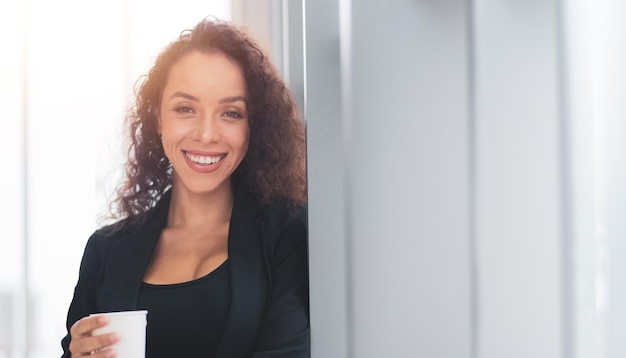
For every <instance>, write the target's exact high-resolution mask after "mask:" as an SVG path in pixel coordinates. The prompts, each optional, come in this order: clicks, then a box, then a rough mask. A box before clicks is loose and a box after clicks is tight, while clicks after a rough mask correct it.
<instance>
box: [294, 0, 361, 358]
mask: <svg viewBox="0 0 626 358" xmlns="http://www.w3.org/2000/svg"><path fill="white" fill-rule="evenodd" d="M305 24H306V26H305V36H306V42H305V46H306V68H305V71H306V84H305V86H306V87H305V93H306V113H305V117H306V120H307V165H308V196H309V257H310V261H309V272H310V287H311V290H310V297H311V340H312V347H311V353H312V356H313V357H319V358H322V357H324V358H347V357H353V356H354V355H353V353H352V352H351V348H350V346H349V334H350V331H351V329H352V328H351V327H350V322H349V320H348V310H349V307H350V306H352V305H353V302H350V301H349V300H348V295H349V290H350V285H349V278H348V275H349V270H350V268H349V267H348V262H347V256H346V255H347V250H346V245H347V237H346V234H345V232H346V222H345V220H346V215H345V201H344V195H345V193H344V181H343V173H344V165H345V164H346V163H345V162H344V160H343V159H344V158H343V142H342V140H343V137H342V126H343V123H342V121H343V119H342V111H343V108H342V95H341V80H340V76H341V70H340V47H339V45H340V43H339V42H340V31H339V2H338V1H337V0H315V1H307V2H306V3H305Z"/></svg>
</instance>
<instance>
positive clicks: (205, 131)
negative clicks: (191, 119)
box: [194, 115, 219, 143]
mask: <svg viewBox="0 0 626 358" xmlns="http://www.w3.org/2000/svg"><path fill="white" fill-rule="evenodd" d="M194 139H195V140H196V141H198V142H201V143H211V142H215V141H217V140H218V139H219V126H218V124H217V120H216V118H215V117H213V116H208V115H207V116H206V117H204V118H202V120H200V121H199V123H198V126H197V128H196V135H195V138H194Z"/></svg>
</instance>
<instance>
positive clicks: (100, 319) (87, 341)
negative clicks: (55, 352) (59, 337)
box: [69, 316, 119, 358]
mask: <svg viewBox="0 0 626 358" xmlns="http://www.w3.org/2000/svg"><path fill="white" fill-rule="evenodd" d="M107 323H108V319H107V317H105V316H93V317H85V318H82V319H81V320H79V321H77V322H76V323H74V325H73V326H72V327H71V328H70V335H71V337H72V340H71V341H70V347H69V348H70V352H71V353H72V357H83V356H93V357H107V358H108V357H115V351H114V350H113V349H111V348H107V347H109V346H111V345H113V344H115V343H117V342H118V341H119V336H118V334H117V333H105V334H99V335H97V336H92V334H93V330H94V329H96V328H100V327H103V326H105V325H106V324H107Z"/></svg>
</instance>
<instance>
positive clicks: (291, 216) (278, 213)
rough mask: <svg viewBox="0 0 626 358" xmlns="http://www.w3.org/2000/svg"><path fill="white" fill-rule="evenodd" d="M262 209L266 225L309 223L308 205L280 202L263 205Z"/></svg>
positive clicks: (278, 225) (282, 225) (303, 224)
mask: <svg viewBox="0 0 626 358" xmlns="http://www.w3.org/2000/svg"><path fill="white" fill-rule="evenodd" d="M261 211H262V212H263V218H264V221H265V224H266V225H271V226H276V227H284V226H302V227H306V225H307V213H306V205H301V204H295V203H287V202H278V203H271V204H266V205H263V206H262V209H261Z"/></svg>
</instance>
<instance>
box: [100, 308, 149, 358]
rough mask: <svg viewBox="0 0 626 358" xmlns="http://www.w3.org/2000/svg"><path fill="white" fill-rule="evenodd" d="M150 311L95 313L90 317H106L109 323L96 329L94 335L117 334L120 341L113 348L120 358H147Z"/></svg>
mask: <svg viewBox="0 0 626 358" xmlns="http://www.w3.org/2000/svg"><path fill="white" fill-rule="evenodd" d="M147 313H148V311H124V312H109V313H94V314H91V315H90V316H100V315H104V316H107V317H108V318H109V323H108V324H107V325H106V326H104V327H101V328H98V329H95V330H94V331H93V335H94V336H95V335H98V334H103V333H110V332H116V333H117V334H118V335H119V337H120V340H119V342H117V343H116V344H114V345H113V346H112V347H113V348H115V351H116V352H117V357H118V358H145V356H146V325H147V319H146V315H147Z"/></svg>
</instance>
